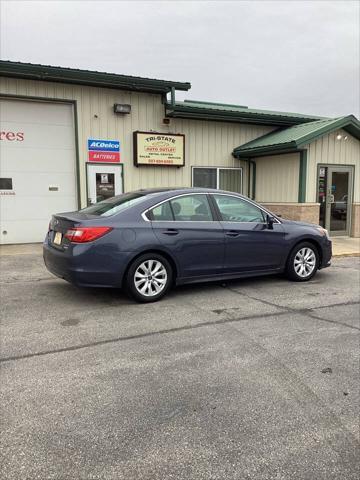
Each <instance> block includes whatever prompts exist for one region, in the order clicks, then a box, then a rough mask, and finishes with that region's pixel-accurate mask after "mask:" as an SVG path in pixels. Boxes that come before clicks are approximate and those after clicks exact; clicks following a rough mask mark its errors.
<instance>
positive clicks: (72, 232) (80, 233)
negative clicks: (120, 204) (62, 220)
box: [64, 227, 112, 243]
mask: <svg viewBox="0 0 360 480" xmlns="http://www.w3.org/2000/svg"><path fill="white" fill-rule="evenodd" d="M111 230H112V228H111V227H74V228H71V229H69V230H68V231H67V232H66V233H65V235H64V237H65V238H67V239H68V240H70V242H72V243H86V242H92V241H93V240H96V239H97V238H100V237H102V236H103V235H105V234H106V233H109V232H110V231H111Z"/></svg>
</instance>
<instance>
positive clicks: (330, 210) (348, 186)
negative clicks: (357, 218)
mask: <svg viewBox="0 0 360 480" xmlns="http://www.w3.org/2000/svg"><path fill="white" fill-rule="evenodd" d="M352 177H353V167H345V166H344V167H342V166H319V172H318V201H319V203H320V225H322V226H323V227H324V228H326V229H327V230H329V233H330V235H332V236H335V235H349V230H350V220H351V204H352V183H353V182H352Z"/></svg>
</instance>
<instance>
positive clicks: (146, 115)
mask: <svg viewBox="0 0 360 480" xmlns="http://www.w3.org/2000/svg"><path fill="white" fill-rule="evenodd" d="M189 89H190V84H189V83H186V82H171V81H164V80H155V79H144V78H139V77H129V76H124V75H116V74H107V73H100V72H90V71H84V70H75V69H65V68H60V67H52V66H42V65H31V64H22V63H15V62H0V97H1V100H0V102H5V101H6V102H9V101H12V102H15V101H16V102H23V103H24V102H27V103H26V105H29V102H32V103H31V106H32V107H34V112H35V111H36V109H35V106H39V105H40V106H41V105H43V106H44V105H45V104H51V105H52V106H54V108H55V107H56V105H68V106H69V108H71V110H72V114H73V119H74V127H73V128H74V130H73V135H74V162H75V165H74V171H76V175H75V176H76V177H77V178H74V182H75V184H76V191H77V198H78V200H77V202H76V203H77V204H76V205H75V207H76V208H77V207H83V206H85V205H87V204H88V203H89V201H94V195H95V198H98V195H97V193H98V192H96V188H97V183H96V178H97V176H96V175H101V174H103V175H107V180H108V181H109V179H111V181H113V182H114V185H113V186H112V189H111V188H108V192H110V193H119V192H121V191H130V190H134V189H138V188H147V187H158V186H191V185H197V186H200V184H204V185H208V186H216V187H221V188H228V189H232V190H238V191H241V192H242V193H244V194H245V195H249V196H252V197H253V198H255V199H256V200H257V201H260V202H263V203H266V204H267V205H269V206H271V207H272V209H273V210H274V211H275V213H279V214H282V215H283V216H287V217H289V218H293V219H298V220H308V221H309V220H310V221H313V222H316V223H318V222H319V219H320V214H321V212H320V210H321V208H320V207H321V206H322V207H323V205H321V204H322V203H328V204H329V205H328V209H327V213H326V215H325V216H324V215H323V216H324V218H323V223H324V224H325V225H326V222H328V223H330V224H331V215H332V213H331V212H332V210H331V208H332V207H331V202H330V200H333V201H334V202H335V200H336V198H335V197H336V195H337V192H336V191H335V192H332V191H331V192H330V193H329V192H327V191H325V192H319V188H322V189H324V188H325V190H326V188H327V186H326V185H325V183H324V182H323V181H322V177H321V178H319V172H321V173H323V172H324V170H321V171H320V170H319V169H320V168H322V169H323V168H325V169H326V170H325V173H326V175H328V174H329V175H331V176H332V178H337V179H338V181H339V182H340V183H339V185H340V187H341V188H340V190H339V191H340V193H341V196H342V200H341V199H340V200H339V201H338V204H339V206H340V207H343V206H344V205H343V204H344V198H345V196H346V195H347V201H348V200H351V208H346V209H345V210H346V211H345V212H344V209H343V208H342V213H340V208H338V210H339V212H337V213H336V215H340V218H337V219H335V220H336V221H335V223H334V222H333V227H334V228H333V232H332V233H333V234H336V233H337V231H338V232H340V233H342V234H350V233H351V234H352V235H356V236H360V219H359V215H360V198H359V195H360V193H359V192H360V185H358V184H359V181H360V180H359V171H360V165H359V162H360V159H359V151H360V146H359V137H360V128H359V122H358V121H357V120H356V119H354V117H352V118H351V119H350V120H351V121H350V120H349V122H348V123H347V124H346V122H345V124H344V122H343V123H341V122H340V123H339V122H337V123H336V122H333V126H334V129H333V130H332V131H330V132H327V133H325V134H322V135H321V134H320V136H316V135H315V137H314V139H313V140H312V139H310V140H309V143H308V144H306V145H304V146H301V148H299V147H298V146H297V145H296V144H294V145H292V146H291V148H290V146H289V145H288V146H287V148H288V151H286V149H285V150H284V149H283V150H284V151H282V150H281V148H280V147H279V145H280V143H279V141H282V142H285V141H288V142H290V141H292V139H291V136H292V134H293V131H294V130H293V129H295V128H296V126H300V128H301V127H302V126H304V125H306V126H307V130H308V131H313V130H316V128H317V125H316V124H317V123H318V122H320V123H321V122H325V124H327V123H329V119H320V117H314V116H309V115H302V114H295V113H287V112H269V111H265V110H258V109H250V108H247V107H244V106H236V105H223V104H214V103H212V104H211V103H207V102H199V101H197V102H195V101H185V102H176V99H175V92H176V90H183V91H186V90H189ZM24 104H25V103H24ZM115 104H118V105H119V104H120V105H125V106H127V105H130V113H128V114H117V113H114V105H115ZM3 105H4V103H3ZM14 105H15V103H14ZM0 106H1V104H0ZM2 110H4V109H2ZM20 110H21V109H20ZM0 113H1V112H0ZM18 117H19V118H18V120H17V122H18V123H17V124H16V123H15V124H16V125H18V126H19V128H20V126H21V115H19V114H18ZM2 122H3V125H5V126H6V128H7V130H9V125H11V119H10V117H9V118H2ZM9 122H10V123H9ZM330 123H331V122H330ZM15 124H14V125H15ZM34 125H36V118H35V114H34V121H33V125H32V126H31V128H32V129H34ZM312 125H313V126H314V127H313V126H312ZM338 125H340V126H338ZM6 128H5V127H4V128H3V126H2V128H1V130H2V131H4V132H5V130H6ZM9 131H11V130H9ZM136 131H142V132H161V133H163V134H167V135H171V134H183V135H184V138H185V144H184V153H185V164H184V166H179V167H176V166H169V165H166V166H165V165H164V166H159V165H156V166H152V165H146V166H135V164H134V132H136ZM279 132H280V133H281V138H280V140H279V138H278V137H276V136H275V139H274V141H273V143H271V142H268V139H269V137H270V139H271V135H278V134H279ZM339 136H341V138H340V139H339V138H338V137H339ZM345 137H346V139H345ZM10 138H12V136H11V135H10ZM41 139H42V136H41V131H40V128H39V129H38V137H37V140H36V139H33V141H34V142H36V141H37V142H38V147H39V149H40V148H41V142H42V140H41ZM88 139H103V140H117V141H119V142H120V146H121V147H120V148H121V151H120V162H119V163H118V164H111V165H109V164H105V163H100V162H96V163H94V164H90V162H89V156H88ZM2 140H3V141H1V144H0V145H1V152H0V154H1V157H2V158H1V157H0V162H1V163H0V167H1V174H0V177H1V178H5V179H6V178H8V177H9V175H10V174H9V172H10V170H9V169H10V168H11V166H9V164H10V157H9V153H8V152H9V151H10V147H14V143H12V141H8V139H7V138H6V136H4V135H3V137H2ZM60 140H61V139H60V137H59V142H60ZM257 141H258V142H259V143H258V144H256V142H257ZM276 141H277V142H278V143H277V145H278V150H279V151H276V150H274V148H273V145H274V144H276V143H274V142H276ZM10 143H11V145H10ZM25 143H26V142H22V144H21V147H22V149H20V147H19V145H20V144H18V145H17V147H19V149H18V156H19V160H18V165H20V167H19V168H18V170H17V171H16V172H15V173H14V175H15V176H16V178H15V177H14V185H13V187H14V188H13V189H12V192H13V193H14V195H8V193H9V192H8V191H5V189H1V188H0V194H1V195H0V201H1V203H2V207H1V208H3V210H4V211H5V209H6V211H7V212H8V213H7V215H8V216H7V217H6V218H7V219H8V220H9V221H8V222H7V223H6V224H4V222H3V220H0V221H1V227H0V229H1V231H0V242H1V243H16V242H18V243H19V242H22V241H41V238H40V236H41V235H42V229H41V228H40V227H39V230H38V233H36V234H34V236H32V237H31V238H30V237H29V238H28V237H25V236H23V235H22V234H21V233H19V234H15V233H16V232H13V233H11V232H10V230H11V229H12V230H16V225H17V224H16V223H11V221H10V220H11V219H10V217H11V209H12V208H14V212H15V207H12V206H11V205H12V204H11V202H13V204H15V198H16V202H18V206H17V207H16V209H17V210H16V211H17V212H18V213H16V215H17V216H18V219H19V221H21V220H23V219H22V218H21V213H19V212H20V211H21V210H22V207H21V201H22V202H23V203H27V204H29V205H30V204H31V202H35V199H34V197H32V196H31V195H29V194H28V193H29V192H26V191H25V190H24V191H23V192H20V191H16V183H18V184H19V182H20V180H21V178H20V177H21V175H25V174H26V172H27V171H29V170H28V169H30V170H31V168H32V165H35V163H36V157H37V153H36V148H34V146H33V147H32V150H31V149H27V150H26V149H24V148H25ZM60 143H61V142H60ZM285 143H286V142H285ZM5 144H7V145H8V144H9V145H10V146H9V147H6V148H5V146H4V145H5ZM259 144H260V147H261V148H260V147H259ZM256 148H258V150H257V151H255V149H256ZM11 152H12V153H14V152H15V153H16V150H15V149H14V148H13V149H12V150H11ZM24 152H26V153H25V154H24ZM304 152H306V154H307V155H306V156H304ZM21 159H22V160H21ZM21 162H23V163H22V164H21ZM49 162H51V158H49ZM59 162H60V163H59V168H60V167H61V165H60V164H61V160H59ZM21 165H23V168H22V171H21ZM334 165H335V166H336V165H339V166H340V165H341V166H343V167H342V169H343V170H341V169H340V173H339V171H336V170H334ZM53 167H54V170H53V171H51V169H50V170H49V172H43V175H38V177H39V185H38V189H39V191H40V190H41V192H42V193H41V195H42V199H41V198H40V196H39V198H38V200H37V201H38V202H41V201H42V202H45V203H47V204H49V208H50V206H51V205H52V204H53V203H52V202H53V198H54V197H56V195H60V193H61V191H62V190H64V187H63V186H61V187H60V186H58V185H57V184H58V183H59V177H57V174H56V171H57V170H56V168H57V167H56V165H54V166H53ZM347 167H349V168H348V169H347V170H346V168H347ZM39 168H40V167H39ZM38 173H39V174H40V173H41V172H40V171H38ZM45 173H46V175H45ZM50 174H51V175H53V180H51V182H50V181H49V178H50V177H49V175H50ZM339 175H340V176H339ZM341 175H342V176H343V177H341ZM344 175H345V176H346V179H347V189H348V190H349V191H348V192H347V193H346V192H345V190H344V189H346V188H345V187H346V186H345V184H344V178H345V177H344ZM41 176H42V177H43V178H44V179H45V178H46V180H44V182H45V183H44V184H43V185H40V183H41V182H40V177H41ZM104 178H105V177H104ZM199 182H200V184H199ZM345 183H346V182H345ZM48 184H49V185H48ZM319 184H321V187H319ZM3 186H4V185H3ZM0 187H1V185H0ZM110 187H111V186H110ZM358 187H359V188H358ZM56 188H58V190H56ZM331 188H333V187H330V189H331ZM92 189H95V194H93V193H92V191H91V190H92ZM105 190H106V188H105ZM105 190H104V189H103V191H105ZM110 193H109V194H110ZM319 193H325V195H322V196H319ZM331 195H333V197H334V198H332V197H331ZM21 199H22V200H21ZM324 199H325V200H324ZM5 203H6V205H5ZM335 203H336V202H335ZM55 204H56V202H55ZM35 206H36V202H35V203H33V207H34V208H33V210H36V208H35ZM346 207H347V205H346ZM9 209H10V210H9ZM30 210H31V209H30ZM60 210H64V209H62V208H60ZM9 211H10V214H9ZM50 213H54V212H50V210H49V212H44V213H43V216H44V218H43V219H37V222H39V225H41V222H43V223H44V229H46V222H47V221H48V218H46V219H45V216H46V215H48V214H50ZM14 215H15V213H14ZM329 215H330V220H329ZM344 217H345V218H344ZM28 220H30V221H31V218H30V219H29V218H28ZM45 220H46V222H45ZM336 222H337V223H336ZM335 224H336V225H335ZM336 227H338V228H340V227H341V230H336ZM4 232H6V233H4ZM11 239H12V240H11Z"/></svg>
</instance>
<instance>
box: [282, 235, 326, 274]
mask: <svg viewBox="0 0 360 480" xmlns="http://www.w3.org/2000/svg"><path fill="white" fill-rule="evenodd" d="M318 268H319V254H318V251H317V249H316V247H314V245H313V244H311V243H308V242H302V243H299V245H296V247H295V248H294V249H293V251H292V252H291V254H290V256H289V259H288V262H287V268H286V273H287V276H288V277H289V278H290V279H291V280H294V281H295V282H306V281H307V280H310V279H311V278H312V277H313V276H314V275H315V273H316V271H317V270H318Z"/></svg>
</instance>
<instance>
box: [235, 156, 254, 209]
mask: <svg viewBox="0 0 360 480" xmlns="http://www.w3.org/2000/svg"><path fill="white" fill-rule="evenodd" d="M233 156H234V157H235V158H237V159H238V160H239V161H240V160H243V161H244V162H246V163H247V165H248V185H247V195H248V197H249V198H251V199H252V200H255V195H256V162H254V160H251V159H250V158H240V157H238V156H236V155H234V153H233ZM250 167H251V168H250ZM250 172H251V173H252V175H251V179H252V184H251V179H250ZM250 185H251V188H250ZM250 192H251V195H250Z"/></svg>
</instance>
